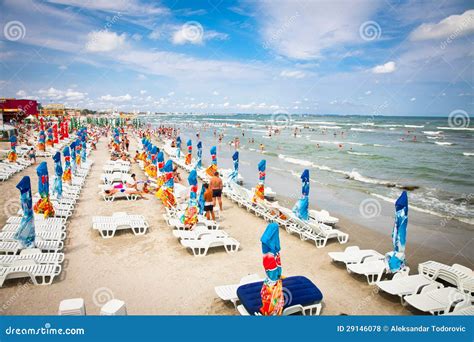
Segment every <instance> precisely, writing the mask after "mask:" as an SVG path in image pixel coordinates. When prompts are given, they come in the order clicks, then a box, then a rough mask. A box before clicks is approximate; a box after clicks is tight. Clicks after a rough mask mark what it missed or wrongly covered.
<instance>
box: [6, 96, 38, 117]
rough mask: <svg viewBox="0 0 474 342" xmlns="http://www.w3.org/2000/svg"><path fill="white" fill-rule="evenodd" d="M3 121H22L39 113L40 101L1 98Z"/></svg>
mask: <svg viewBox="0 0 474 342" xmlns="http://www.w3.org/2000/svg"><path fill="white" fill-rule="evenodd" d="M0 114H1V119H2V123H9V122H12V121H16V122H20V121H22V120H23V119H24V118H26V117H27V116H30V115H34V116H36V115H38V102H37V101H35V100H28V99H14V98H12V99H6V98H0Z"/></svg>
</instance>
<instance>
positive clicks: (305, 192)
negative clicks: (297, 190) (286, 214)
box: [293, 169, 309, 220]
mask: <svg viewBox="0 0 474 342" xmlns="http://www.w3.org/2000/svg"><path fill="white" fill-rule="evenodd" d="M301 182H302V183H303V185H302V188H301V198H300V199H299V200H298V202H296V204H295V206H294V207H293V212H294V213H295V215H296V216H298V217H299V218H300V219H302V220H308V219H309V214H308V206H309V198H308V197H309V170H308V169H306V170H304V171H303V173H302V174H301Z"/></svg>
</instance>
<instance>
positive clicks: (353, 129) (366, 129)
mask: <svg viewBox="0 0 474 342" xmlns="http://www.w3.org/2000/svg"><path fill="white" fill-rule="evenodd" d="M351 131H358V132H374V130H373V129H368V128H356V127H351Z"/></svg>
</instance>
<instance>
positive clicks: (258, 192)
mask: <svg viewBox="0 0 474 342" xmlns="http://www.w3.org/2000/svg"><path fill="white" fill-rule="evenodd" d="M266 168H267V161H266V160H265V159H263V160H261V161H260V163H258V184H257V186H256V187H255V194H254V196H253V199H252V200H253V201H254V202H256V201H257V200H264V199H265V170H266Z"/></svg>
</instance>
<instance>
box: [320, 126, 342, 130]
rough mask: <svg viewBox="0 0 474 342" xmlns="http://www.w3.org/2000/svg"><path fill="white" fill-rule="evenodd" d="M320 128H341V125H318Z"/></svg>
mask: <svg viewBox="0 0 474 342" xmlns="http://www.w3.org/2000/svg"><path fill="white" fill-rule="evenodd" d="M318 127H319V128H325V129H341V128H342V127H341V126H318Z"/></svg>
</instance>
